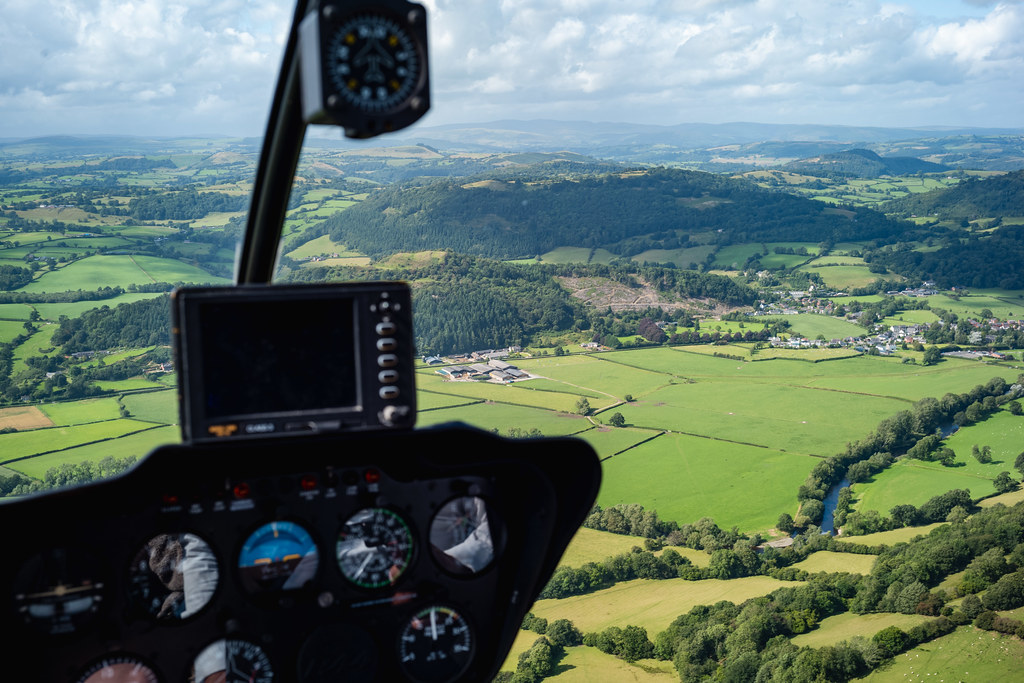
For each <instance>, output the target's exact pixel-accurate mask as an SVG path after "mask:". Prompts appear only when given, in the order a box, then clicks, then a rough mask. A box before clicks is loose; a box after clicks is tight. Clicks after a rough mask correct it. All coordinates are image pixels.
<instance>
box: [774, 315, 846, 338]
mask: <svg viewBox="0 0 1024 683" xmlns="http://www.w3.org/2000/svg"><path fill="white" fill-rule="evenodd" d="M758 320H759V322H760V321H764V322H768V321H786V322H788V323H789V325H790V331H791V332H795V333H797V334H800V335H803V336H804V337H806V338H808V339H816V338H817V337H818V335H819V334H820V335H822V336H824V337H825V339H843V338H844V337H859V336H861V335H863V334H864V328H863V327H861V326H860V325H857V324H856V323H851V322H850V321H849V320H843V319H842V318H834V317H832V316H828V315H817V314H815V313H798V314H796V315H783V316H765V317H764V318H758Z"/></svg>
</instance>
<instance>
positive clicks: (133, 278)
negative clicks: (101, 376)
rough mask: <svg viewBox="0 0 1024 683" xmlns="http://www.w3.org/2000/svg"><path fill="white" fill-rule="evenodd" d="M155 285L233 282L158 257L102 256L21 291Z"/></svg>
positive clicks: (47, 276)
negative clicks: (154, 283)
mask: <svg viewBox="0 0 1024 683" xmlns="http://www.w3.org/2000/svg"><path fill="white" fill-rule="evenodd" d="M152 282H186V283H195V284H198V283H204V282H209V283H214V284H230V280H228V279H226V278H222V277H217V276H215V275H210V274H209V273H207V272H206V271H204V270H201V269H199V268H196V267H195V266H190V265H188V264H187V263H183V262H181V261H176V260H174V259H164V258H158V257H155V256H129V255H126V254H125V255H103V254H98V255H95V256H89V257H87V258H83V259H80V260H78V261H75V262H73V263H70V264H68V265H67V266H64V267H63V268H60V269H58V270H55V271H51V272H48V273H44V274H43V275H42V277H40V278H39V279H38V280H35V281H34V282H31V283H29V284H27V285H25V286H24V287H22V288H21V289H19V290H18V291H22V292H64V291H69V290H78V289H85V290H89V289H99V288H100V287H111V286H114V285H119V286H121V287H127V286H128V285H131V284H135V285H145V284H150V283H152Z"/></svg>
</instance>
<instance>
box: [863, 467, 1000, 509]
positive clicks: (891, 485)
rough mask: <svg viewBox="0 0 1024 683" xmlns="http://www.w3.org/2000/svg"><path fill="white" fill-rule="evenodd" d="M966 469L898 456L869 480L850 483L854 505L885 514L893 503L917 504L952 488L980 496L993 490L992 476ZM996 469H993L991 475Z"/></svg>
mask: <svg viewBox="0 0 1024 683" xmlns="http://www.w3.org/2000/svg"><path fill="white" fill-rule="evenodd" d="M987 467H993V468H995V467H996V466H994V465H987ZM966 469H967V468H954V467H942V466H941V465H939V464H938V463H925V462H921V461H917V460H910V459H906V458H904V459H901V460H898V461H897V462H896V463H894V464H893V465H892V466H891V467H889V468H888V469H885V470H883V471H881V472H879V473H878V474H876V475H875V476H874V477H872V478H871V479H869V480H868V481H866V482H863V483H860V484H854V485H853V487H852V490H853V497H854V505H853V507H854V509H856V510H858V511H859V512H864V511H866V510H877V511H878V512H880V513H881V514H882V515H885V516H888V514H889V510H891V509H892V508H893V507H894V506H896V505H903V504H909V505H916V506H920V505H921V504H922V503H925V502H927V501H928V499H929V498H932V497H933V496H937V495H939V494H942V493H945V492H946V491H950V490H952V489H967V490H969V491H970V492H971V498H981V497H982V496H988V495H991V494H992V493H994V492H995V488H994V487H993V486H992V479H990V478H987V477H983V476H980V475H977V474H971V473H970V472H966V471H965V470H966ZM1004 469H1005V468H1004ZM999 471H1000V470H998V469H995V471H993V472H992V476H993V477H994V476H995V475H996V474H998V473H999Z"/></svg>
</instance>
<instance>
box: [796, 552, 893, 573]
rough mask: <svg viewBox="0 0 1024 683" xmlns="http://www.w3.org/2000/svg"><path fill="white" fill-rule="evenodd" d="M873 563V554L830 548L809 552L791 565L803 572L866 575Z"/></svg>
mask: <svg viewBox="0 0 1024 683" xmlns="http://www.w3.org/2000/svg"><path fill="white" fill-rule="evenodd" d="M874 564H875V556H874V555H856V554H854V553H837V552H834V551H831V550H819V551H818V552H815V553H811V555H809V556H808V557H807V559H806V560H803V561H801V562H797V563H796V564H794V565H793V566H794V567H796V568H797V569H802V570H803V571H805V572H810V573H811V574H816V573H818V572H826V573H828V574H841V573H843V572H849V573H850V574H860V575H862V576H867V575H868V574H870V573H871V567H873V566H874Z"/></svg>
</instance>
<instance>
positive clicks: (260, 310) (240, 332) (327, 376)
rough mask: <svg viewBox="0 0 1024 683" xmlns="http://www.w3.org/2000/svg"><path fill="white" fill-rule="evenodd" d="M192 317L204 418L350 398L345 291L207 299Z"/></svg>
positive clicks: (339, 403) (337, 403) (352, 378)
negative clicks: (198, 342)
mask: <svg viewBox="0 0 1024 683" xmlns="http://www.w3.org/2000/svg"><path fill="white" fill-rule="evenodd" d="M198 323H199V326H200V337H201V339H202V359H203V361H202V362H203V367H202V370H201V373H202V378H203V392H204V399H205V400H204V403H205V407H206V417H207V418H223V417H229V416H241V415H253V414H267V413H283V412H290V411H314V410H320V409H326V408H339V407H347V406H355V405H356V403H357V401H358V398H359V397H358V390H357V385H356V382H357V377H356V356H355V354H356V349H355V330H354V321H353V311H352V300H351V299H312V300H310V299H306V300H291V299H281V300H269V301H258V302H239V301H238V300H237V299H235V300H233V301H231V302H226V303H221V302H216V301H209V302H205V303H203V304H202V305H200V307H199V311H198Z"/></svg>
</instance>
